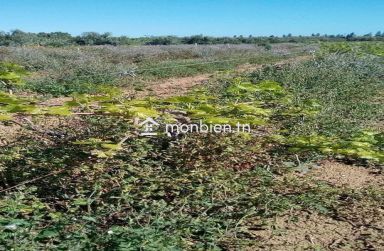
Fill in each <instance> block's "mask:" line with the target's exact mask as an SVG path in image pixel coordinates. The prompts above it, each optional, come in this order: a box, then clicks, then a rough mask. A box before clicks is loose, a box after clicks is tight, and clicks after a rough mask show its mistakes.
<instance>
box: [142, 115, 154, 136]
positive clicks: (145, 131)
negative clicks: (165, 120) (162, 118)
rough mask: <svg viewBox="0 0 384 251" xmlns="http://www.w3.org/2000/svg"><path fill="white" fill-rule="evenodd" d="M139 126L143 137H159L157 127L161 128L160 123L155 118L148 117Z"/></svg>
mask: <svg viewBox="0 0 384 251" xmlns="http://www.w3.org/2000/svg"><path fill="white" fill-rule="evenodd" d="M139 126H140V127H141V128H142V132H141V133H140V135H141V136H154V135H157V133H156V132H155V130H156V129H155V127H157V126H159V123H157V122H156V121H155V120H154V119H153V118H150V117H148V118H146V119H145V120H144V121H142V122H141V123H139Z"/></svg>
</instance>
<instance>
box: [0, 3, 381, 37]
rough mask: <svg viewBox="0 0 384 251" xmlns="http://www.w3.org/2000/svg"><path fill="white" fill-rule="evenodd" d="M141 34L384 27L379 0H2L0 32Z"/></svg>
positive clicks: (337, 30)
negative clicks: (16, 30)
mask: <svg viewBox="0 0 384 251" xmlns="http://www.w3.org/2000/svg"><path fill="white" fill-rule="evenodd" d="M16 28H17V29H21V30H24V31H30V32H40V31H44V32H51V31H64V32H69V33H71V34H74V35H78V34H80V33H81V32H84V31H96V32H107V31H108V32H112V33H113V35H127V36H130V37H136V36H145V35H178V36H183V35H193V34H204V35H212V36H233V35H246V36H247V35H282V34H288V33H292V34H293V35H300V34H301V35H309V34H311V33H318V32H319V33H321V34H324V33H327V34H338V33H343V34H345V33H350V32H355V33H357V34H365V33H368V32H376V31H378V30H382V31H384V1H383V0H370V1H363V0H189V1H188V0H178V1H177V0H157V1H155V0H82V1H81V0H77V1H76V0H51V1H49V0H45V1H43V0H0V30H2V31H10V30H13V29H16Z"/></svg>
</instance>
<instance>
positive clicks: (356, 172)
mask: <svg viewBox="0 0 384 251" xmlns="http://www.w3.org/2000/svg"><path fill="white" fill-rule="evenodd" d="M308 175H309V176H310V177H312V178H314V179H315V180H320V181H325V182H327V183H329V184H330V185H332V186H336V187H347V188H352V189H361V188H367V187H369V186H373V187H382V186H383V185H384V176H383V174H381V173H379V171H378V170H374V169H369V168H366V167H361V166H352V165H346V164H343V163H337V162H331V161H326V162H324V163H323V164H322V165H321V166H320V168H317V169H315V170H313V171H312V172H310V173H309V174H308Z"/></svg>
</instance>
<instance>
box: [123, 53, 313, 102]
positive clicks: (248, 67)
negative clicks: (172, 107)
mask: <svg viewBox="0 0 384 251" xmlns="http://www.w3.org/2000/svg"><path fill="white" fill-rule="evenodd" d="M309 59H311V56H310V55H305V56H298V57H294V58H289V59H284V60H280V61H278V62H276V63H274V64H273V65H274V66H275V67H282V66H283V65H286V64H290V63H297V62H302V61H305V60H309ZM263 67H265V65H263V64H243V65H240V66H238V67H237V68H235V69H234V73H247V72H252V71H255V70H259V69H261V68H263ZM215 74H217V73H211V74H200V75H195V76H190V77H182V78H169V79H165V80H160V81H158V82H156V83H150V84H149V86H148V87H147V89H146V90H144V91H142V92H139V93H137V96H139V97H145V96H148V95H152V96H156V97H169V96H177V95H183V94H185V93H187V92H189V91H190V90H191V89H193V88H194V87H196V86H198V85H201V84H204V83H207V82H208V81H209V80H210V79H212V78H213V76H214V75H215ZM131 92H132V91H128V93H131Z"/></svg>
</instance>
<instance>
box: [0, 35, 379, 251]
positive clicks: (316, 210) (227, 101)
mask: <svg viewBox="0 0 384 251" xmlns="http://www.w3.org/2000/svg"><path fill="white" fill-rule="evenodd" d="M383 63H384V42H382V41H363V42H360V41H351V42H316V43H275V44H265V45H257V44H223V45H222V44H215V45H201V44H195V45H193V44H192V45H187V44H180V45H119V46H110V45H100V46H96V45H95V46H89V45H86V46H74V45H70V46H63V47H50V46H36V45H28V46H18V47H12V46H3V47H0V91H1V92H0V146H1V147H0V174H1V177H0V250H383V249H384V239H383V236H384V207H383V205H384V175H383V170H384V169H383V168H384V64H383ZM148 118H152V119H153V120H155V122H156V130H157V131H156V135H149V136H148V135H143V133H142V132H143V128H142V125H143V124H142V122H144V121H146V119H148ZM199 123H200V128H201V123H204V125H206V126H207V127H208V126H210V125H218V124H220V125H223V124H225V125H228V126H229V127H232V128H235V127H236V125H237V126H238V125H247V126H249V128H248V127H247V128H246V129H249V130H243V131H238V132H235V133H234V132H230V131H224V132H223V131H221V132H216V131H215V130H214V131H213V132H208V133H201V131H200V132H199V131H198V129H199V128H198V127H196V128H197V129H196V128H195V130H191V131H183V130H182V127H181V129H180V130H179V129H178V130H177V132H174V131H172V133H169V132H168V131H166V129H167V128H168V127H167V125H169V124H172V125H173V126H175V127H177V126H176V125H180V124H189V125H192V124H193V125H197V124H199ZM147 129H148V128H147ZM243 129H244V127H243ZM165 132H168V133H165Z"/></svg>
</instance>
